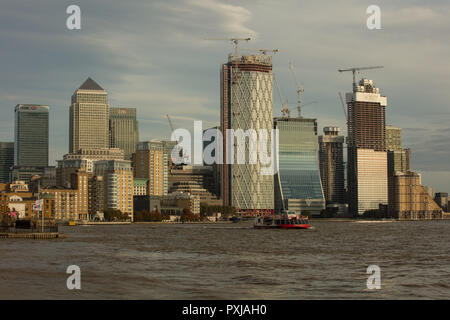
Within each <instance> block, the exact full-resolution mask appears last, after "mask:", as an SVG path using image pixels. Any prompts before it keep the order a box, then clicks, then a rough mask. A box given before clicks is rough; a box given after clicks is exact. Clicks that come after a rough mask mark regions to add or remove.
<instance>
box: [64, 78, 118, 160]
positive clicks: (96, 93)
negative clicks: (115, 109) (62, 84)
mask: <svg viewBox="0 0 450 320" xmlns="http://www.w3.org/2000/svg"><path fill="white" fill-rule="evenodd" d="M71 103H72V104H71V106H70V128H69V130H70V131H69V136H70V148H69V149H70V151H69V152H70V153H75V152H77V151H78V150H79V149H82V148H85V149H100V148H109V144H110V143H109V105H108V94H107V93H106V91H105V90H103V88H102V87H100V86H99V85H98V84H97V83H96V82H95V81H94V80H92V79H91V78H88V79H87V80H86V81H85V82H84V83H83V84H82V85H81V87H79V88H78V89H77V91H75V93H74V94H73V95H72V102H71Z"/></svg>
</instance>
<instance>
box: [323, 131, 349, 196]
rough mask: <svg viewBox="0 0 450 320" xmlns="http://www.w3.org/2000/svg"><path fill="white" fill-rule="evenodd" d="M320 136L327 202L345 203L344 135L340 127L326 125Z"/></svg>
mask: <svg viewBox="0 0 450 320" xmlns="http://www.w3.org/2000/svg"><path fill="white" fill-rule="evenodd" d="M323 132H324V135H323V136H319V164H320V177H321V178H322V186H323V192H324V196H325V200H326V202H327V204H330V203H341V204H342V203H344V190H345V181H344V171H345V168H344V137H343V136H340V135H339V132H340V129H339V128H338V127H324V128H323Z"/></svg>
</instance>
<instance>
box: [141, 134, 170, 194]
mask: <svg viewBox="0 0 450 320" xmlns="http://www.w3.org/2000/svg"><path fill="white" fill-rule="evenodd" d="M167 159H168V154H167V148H166V145H165V143H164V142H162V141H146V142H139V143H138V144H137V149H136V153H135V154H133V168H134V177H135V178H144V179H148V189H147V191H148V195H150V196H164V195H167V193H168V189H169V185H168V160H167Z"/></svg>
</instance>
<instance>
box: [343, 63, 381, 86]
mask: <svg viewBox="0 0 450 320" xmlns="http://www.w3.org/2000/svg"><path fill="white" fill-rule="evenodd" d="M381 68H384V67H383V66H374V67H357V68H349V69H339V70H338V71H339V72H348V71H351V72H352V73H353V90H354V89H355V88H356V75H355V74H356V72H357V71H358V72H359V71H360V70H371V69H381Z"/></svg>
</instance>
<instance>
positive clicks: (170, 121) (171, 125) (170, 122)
mask: <svg viewBox="0 0 450 320" xmlns="http://www.w3.org/2000/svg"><path fill="white" fill-rule="evenodd" d="M166 117H167V120H169V126H170V130H172V132H173V131H174V130H175V129H174V128H173V124H172V120H170V117H169V115H168V114H166Z"/></svg>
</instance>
